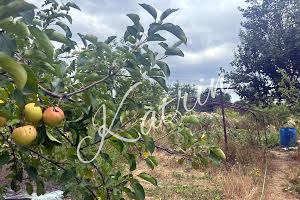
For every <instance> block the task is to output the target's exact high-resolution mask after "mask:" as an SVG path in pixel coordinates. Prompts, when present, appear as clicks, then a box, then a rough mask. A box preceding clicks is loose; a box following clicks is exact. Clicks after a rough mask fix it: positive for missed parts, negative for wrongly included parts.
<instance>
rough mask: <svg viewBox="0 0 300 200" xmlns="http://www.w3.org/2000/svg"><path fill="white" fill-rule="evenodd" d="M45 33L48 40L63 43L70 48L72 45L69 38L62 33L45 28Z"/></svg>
mask: <svg viewBox="0 0 300 200" xmlns="http://www.w3.org/2000/svg"><path fill="white" fill-rule="evenodd" d="M46 33H47V35H48V37H49V39H50V40H53V41H56V42H60V43H63V44H65V45H67V46H69V47H71V48H73V47H74V45H73V44H72V42H71V41H70V39H68V38H67V37H66V36H64V35H63V34H61V33H59V32H57V31H55V30H53V29H47V30H46Z"/></svg>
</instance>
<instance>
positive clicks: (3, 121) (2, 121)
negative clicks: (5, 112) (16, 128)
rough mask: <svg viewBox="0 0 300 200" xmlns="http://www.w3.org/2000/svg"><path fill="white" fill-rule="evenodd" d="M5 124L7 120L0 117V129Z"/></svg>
mask: <svg viewBox="0 0 300 200" xmlns="http://www.w3.org/2000/svg"><path fill="white" fill-rule="evenodd" d="M6 122H7V119H6V118H5V117H1V116H0V127H3V126H5V124H6Z"/></svg>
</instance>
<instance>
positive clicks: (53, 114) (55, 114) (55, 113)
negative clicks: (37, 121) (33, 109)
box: [43, 106, 65, 126]
mask: <svg viewBox="0 0 300 200" xmlns="http://www.w3.org/2000/svg"><path fill="white" fill-rule="evenodd" d="M64 117H65V114H64V112H63V111H62V109H60V108H59V107H57V106H56V107H49V108H47V109H46V110H45V111H44V112H43V121H44V123H45V124H47V125H49V126H57V125H58V124H60V123H61V122H62V121H63V120H64Z"/></svg>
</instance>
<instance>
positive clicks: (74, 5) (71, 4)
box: [66, 2, 81, 10]
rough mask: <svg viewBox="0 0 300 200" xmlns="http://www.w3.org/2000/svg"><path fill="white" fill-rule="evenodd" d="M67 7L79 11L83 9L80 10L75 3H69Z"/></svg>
mask: <svg viewBox="0 0 300 200" xmlns="http://www.w3.org/2000/svg"><path fill="white" fill-rule="evenodd" d="M66 6H69V7H72V8H75V9H77V10H81V9H80V8H79V7H78V6H77V5H76V4H75V3H73V2H68V3H67V4H66Z"/></svg>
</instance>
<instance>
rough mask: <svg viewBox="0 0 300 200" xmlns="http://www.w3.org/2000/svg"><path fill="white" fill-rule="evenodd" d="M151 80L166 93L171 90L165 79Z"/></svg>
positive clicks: (156, 78) (155, 78)
mask: <svg viewBox="0 0 300 200" xmlns="http://www.w3.org/2000/svg"><path fill="white" fill-rule="evenodd" d="M151 78H152V79H154V80H155V81H156V82H157V83H158V84H159V85H160V86H161V87H162V88H163V89H164V90H165V91H168V90H169V88H168V86H167V83H166V80H165V79H164V78H163V77H151Z"/></svg>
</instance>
